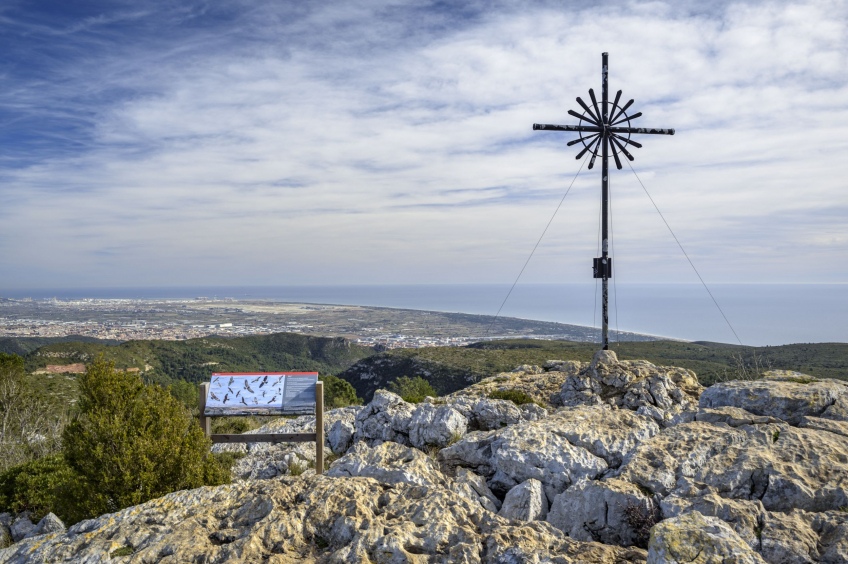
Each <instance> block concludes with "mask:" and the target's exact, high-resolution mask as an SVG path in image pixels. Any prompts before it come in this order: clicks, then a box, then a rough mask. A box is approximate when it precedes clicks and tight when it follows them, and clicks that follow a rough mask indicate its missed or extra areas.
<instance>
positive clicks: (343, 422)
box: [212, 406, 362, 480]
mask: <svg viewBox="0 0 848 564" xmlns="http://www.w3.org/2000/svg"><path fill="white" fill-rule="evenodd" d="M361 409H362V408H361V407H358V406H352V407H343V408H338V409H332V410H330V411H328V412H326V413H325V414H324V436H325V441H324V444H325V446H326V447H327V448H329V449H330V450H331V451H332V452H336V451H335V450H333V449H334V444H335V447H336V448H338V447H339V446H340V443H333V442H331V441H330V434H331V432H332V431H333V429H334V428H336V427H335V426H336V425H337V424H338V425H339V426H352V425H353V421H354V418H355V417H356V414H357V413H358V412H359V410H361ZM314 432H315V416H314V415H303V416H301V417H296V418H294V419H282V418H281V419H275V420H273V421H271V422H270V423H267V424H266V425H263V426H262V427H260V428H258V429H254V430H252V431H247V432H246V433H245V434H246V435H252V434H257V433H314ZM336 439H337V440H341V438H340V437H339V436H338V435H336ZM212 452H238V453H243V454H245V455H246V456H244V457H243V458H240V459H238V460H237V461H236V462H235V464H234V465H233V468H232V473H233V478H234V479H235V480H267V479H271V478H275V477H277V476H282V475H285V474H288V473H290V472H291V471H292V470H293V469H294V468H296V469H299V470H301V471H302V470H303V469H305V468H307V467H308V466H312V465H314V463H315V443H312V442H306V443H276V444H272V443H236V444H216V445H213V446H212Z"/></svg>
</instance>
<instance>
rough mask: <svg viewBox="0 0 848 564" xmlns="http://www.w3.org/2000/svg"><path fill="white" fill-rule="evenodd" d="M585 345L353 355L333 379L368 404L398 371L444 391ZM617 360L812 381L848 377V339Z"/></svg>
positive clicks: (625, 349) (716, 377)
mask: <svg viewBox="0 0 848 564" xmlns="http://www.w3.org/2000/svg"><path fill="white" fill-rule="evenodd" d="M597 347H598V346H597V345H596V344H593V343H575V342H571V341H542V340H534V339H515V340H503V341H487V342H480V343H475V344H472V345H469V346H468V347H433V348H424V349H396V350H392V351H387V352H384V353H381V354H378V355H374V356H370V357H368V358H365V359H363V360H360V361H359V362H357V363H356V364H355V365H353V366H351V367H350V368H349V369H347V370H345V371H344V372H342V373H341V374H339V376H340V377H342V378H344V379H345V380H347V381H348V382H350V383H351V384H352V385H353V387H354V388H355V389H356V392H357V394H358V395H359V396H360V397H362V398H365V400H366V401H369V400H370V399H371V397H372V396H373V394H374V392H375V391H376V390H377V389H380V388H385V387H386V386H387V385H388V383H389V382H392V381H394V380H396V379H397V378H399V377H401V376H412V377H414V376H421V377H422V378H424V379H426V380H428V381H429V382H430V383H431V385H432V386H433V387H434V388H435V389H436V391H437V392H438V393H439V394H449V393H452V392H455V391H457V390H459V389H461V388H463V387H465V386H468V385H470V384H472V383H474V382H476V381H478V380H479V379H481V378H485V377H488V376H491V375H492V374H495V373H498V372H505V371H509V370H512V369H513V368H515V367H516V366H518V365H520V364H539V365H542V364H544V363H545V362H546V361H547V360H550V359H559V360H579V361H583V362H586V361H589V360H591V358H592V355H593V354H594V352H595V351H596V350H597ZM611 348H612V349H613V350H615V351H616V353H617V354H618V356H619V358H621V359H622V360H636V359H645V360H648V361H649V362H652V363H654V364H657V365H665V366H681V367H683V368H688V369H690V370H693V371H695V373H696V374H698V378H699V380H700V381H701V383H702V384H703V385H710V384H713V383H715V382H717V381H722V380H727V379H731V378H739V377H743V378H744V377H746V374H748V375H750V374H753V373H754V372H757V371H762V370H764V369H784V370H797V371H800V372H804V373H805V374H810V375H812V376H816V377H819V378H838V379H844V380H848V344H846V343H816V344H795V345H783V346H778V347H742V346H735V345H727V344H721V343H707V342H698V343H686V342H680V341H648V342H624V343H614V344H613V345H612V346H611Z"/></svg>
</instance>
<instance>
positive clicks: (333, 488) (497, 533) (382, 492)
mask: <svg viewBox="0 0 848 564" xmlns="http://www.w3.org/2000/svg"><path fill="white" fill-rule="evenodd" d="M118 550H125V551H127V552H128V553H131V556H130V558H129V559H127V560H130V559H131V560H132V561H133V562H159V561H163V562H273V563H284V562H300V561H320V562H368V561H370V562H485V563H493V564H494V563H496V562H498V563H505V562H534V561H538V562H557V563H562V564H567V563H576V562H592V563H601V564H614V563H615V564H623V563H627V562H630V563H634V564H635V563H643V562H645V558H646V553H645V551H643V550H636V549H624V548H620V547H612V546H604V545H601V544H598V543H581V542H578V541H575V540H573V539H569V538H567V537H566V536H565V535H564V534H562V533H561V532H560V531H558V530H557V529H555V528H553V527H551V526H550V525H549V524H547V523H545V522H540V521H534V522H530V523H524V522H518V521H510V520H507V519H504V518H502V517H498V516H497V515H495V514H493V513H491V512H489V511H486V510H485V509H483V508H482V507H481V506H480V504H478V503H475V502H472V501H470V500H467V499H465V498H464V497H463V496H460V495H458V494H456V493H454V492H453V491H451V490H449V489H446V488H442V487H440V486H436V485H433V486H425V485H412V484H408V483H397V484H395V485H393V486H389V485H386V484H382V483H380V482H378V481H376V480H374V479H371V478H361V477H357V478H344V477H335V478H334V477H329V476H314V475H311V476H306V475H304V476H300V477H292V476H282V477H280V478H279V479H276V480H256V481H246V482H238V483H234V484H228V485H224V486H217V487H204V488H198V489H195V490H184V491H179V492H174V493H172V494H168V495H166V496H164V497H162V498H159V499H156V500H152V501H149V502H147V503H144V504H142V505H138V506H135V507H130V508H127V509H124V510H122V511H119V512H117V513H113V514H109V515H103V516H101V517H98V518H96V519H92V520H88V521H82V522H80V523H78V524H76V525H74V526H72V527H70V528H69V529H68V530H67V531H66V532H64V533H59V534H54V535H45V536H41V537H37V538H30V539H25V540H23V541H21V542H19V543H17V544H14V545H12V546H11V547H10V548H7V549H5V550H0V563H3V564H7V563H24V562H26V563H27V564H30V563H34V564H38V563H47V562H49V563H51V564H63V563H94V562H108V561H110V556H111V555H112V554H113V553H115V552H116V551H118Z"/></svg>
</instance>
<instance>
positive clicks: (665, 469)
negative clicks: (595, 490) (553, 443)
mask: <svg viewBox="0 0 848 564" xmlns="http://www.w3.org/2000/svg"><path fill="white" fill-rule="evenodd" d="M618 474H619V477H620V478H622V479H625V480H628V481H631V482H633V483H636V484H639V485H640V486H642V487H643V488H647V489H648V490H650V491H651V492H653V493H656V494H658V495H659V496H660V497H666V496H668V495H670V494H672V493H678V495H681V496H683V497H691V496H692V495H697V493H696V492H693V491H691V490H693V488H694V489H697V488H699V487H706V486H708V487H711V488H713V489H714V490H715V491H716V492H717V493H718V495H720V496H721V497H725V498H730V499H747V500H757V499H759V500H761V501H762V503H763V506H764V507H765V508H766V509H767V510H769V511H791V510H792V509H796V508H798V509H804V510H806V511H827V510H837V509H839V508H841V507H846V506H848V445H847V444H846V443H845V440H844V438H843V437H841V436H839V435H835V434H833V433H829V432H826V431H818V430H814V429H800V428H796V427H790V426H789V425H785V424H780V425H777V424H765V425H742V426H740V427H736V428H733V427H729V426H727V425H713V424H710V423H704V422H699V421H695V422H692V423H684V424H681V425H677V426H674V427H670V428H668V429H665V430H664V431H663V432H662V433H660V434H658V435H655V436H653V437H651V438H650V439H648V440H646V441H644V442H642V443H641V444H640V445H639V446H637V447H636V448H635V449H634V450H633V451H632V452H631V453H630V454H629V455H628V457H627V458H626V460H625V463H624V465H623V466H622V467H621V470H620V472H619V473H618Z"/></svg>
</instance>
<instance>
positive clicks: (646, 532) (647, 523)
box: [623, 501, 662, 548]
mask: <svg viewBox="0 0 848 564" xmlns="http://www.w3.org/2000/svg"><path fill="white" fill-rule="evenodd" d="M623 512H624V519H625V520H626V521H627V524H628V525H630V528H631V529H632V530H633V535H634V539H633V541H634V543H635V545H636V546H638V547H639V548H648V541H649V540H650V538H651V528H653V526H654V525H656V524H657V523H659V522H660V521H661V519H662V515H661V513H660V508H659V507H658V506H657V504H655V503H654V502H653V501H650V502H649V507H647V508H646V507H645V506H644V505H642V504H640V503H636V502H633V501H630V502H628V503H627V504H626V505H625V506H624V510H623Z"/></svg>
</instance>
